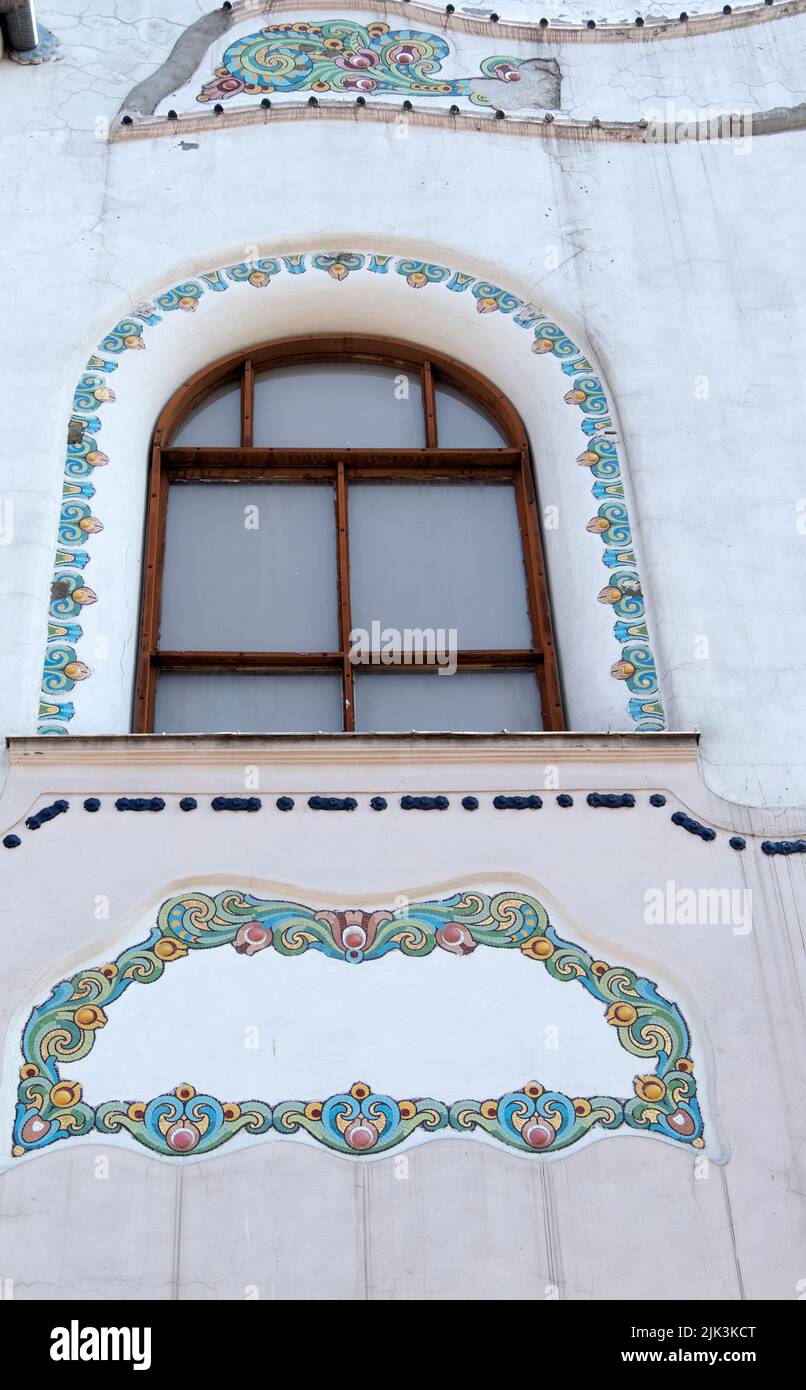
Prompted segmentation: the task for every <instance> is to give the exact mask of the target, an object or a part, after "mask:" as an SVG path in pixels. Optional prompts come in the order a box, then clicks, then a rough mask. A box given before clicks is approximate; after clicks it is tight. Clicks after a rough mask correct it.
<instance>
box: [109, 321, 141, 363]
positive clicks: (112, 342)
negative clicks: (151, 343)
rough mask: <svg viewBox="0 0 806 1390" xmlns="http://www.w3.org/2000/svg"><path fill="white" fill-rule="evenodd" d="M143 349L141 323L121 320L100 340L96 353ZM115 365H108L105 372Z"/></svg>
mask: <svg viewBox="0 0 806 1390" xmlns="http://www.w3.org/2000/svg"><path fill="white" fill-rule="evenodd" d="M144 347H145V343H144V342H143V325H142V322H140V321H139V320H138V319H121V321H120V323H118V324H116V325H115V327H114V328H113V329H112V331H111V332H110V333H107V335H106V337H105V338H102V339H101V342H100V344H99V347H98V351H99V352H126V351H127V350H135V349H142V348H144ZM116 365H117V363H108V364H107V366H106V368H105V370H107V371H108V370H109V369H110V368H111V367H113V366H116Z"/></svg>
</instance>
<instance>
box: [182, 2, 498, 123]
mask: <svg viewBox="0 0 806 1390" xmlns="http://www.w3.org/2000/svg"><path fill="white" fill-rule="evenodd" d="M450 52H451V49H450V45H449V44H448V43H447V42H446V40H445V39H443V38H441V37H440V35H439V34H430V33H423V32H421V31H420V30H417V29H390V28H389V25H388V24H384V23H382V22H380V21H378V22H377V23H373V24H366V25H363V24H356V23H355V22H354V21H352V20H348V19H328V20H324V21H323V22H322V23H321V24H308V23H305V22H304V21H301V22H297V23H292V24H269V25H267V27H266V28H265V29H261V30H260V32H259V33H256V34H247V35H245V37H244V38H240V39H238V40H236V42H235V43H232V44H230V46H229V48H228V49H227V50H226V52H225V54H224V57H223V58H222V60H221V66H220V67H217V68H216V70H215V73H216V75H215V78H214V80H213V81H212V82H206V83H205V84H204V86H203V87H202V89H201V91H200V92H199V95H198V96H197V97H196V100H197V101H199V102H204V103H206V102H211V101H213V102H221V101H228V100H229V99H230V97H234V96H240V95H241V94H242V93H245V94H246V95H247V96H264V95H265V94H266V93H267V92H271V93H273V94H277V95H285V94H286V93H289V92H315V93H319V94H321V93H323V92H357V93H368V92H392V93H395V94H396V95H398V96H407V97H411V96H414V97H428V96H435V97H447V96H467V97H469V98H470V100H471V101H472V102H474V103H475V104H476V105H480V106H489V105H490V102H489V100H488V98H487V97H484V96H481V95H480V94H479V93H477V92H476V91H475V89H474V85H473V79H472V78H466V77H460V78H456V79H454V80H452V81H448V80H446V79H445V78H441V79H440V78H439V76H438V73H439V71H440V68H441V67H442V64H443V63H444V62H445V60H446V59H447V58H448V57H449V56H450ZM519 67H520V61H519V60H518V59H517V58H502V57H497V56H496V57H490V58H485V59H484V60H483V61H482V62H481V63H480V65H479V73H478V76H479V77H488V78H489V77H495V78H498V80H499V81H501V82H517V81H519V80H520V74H519V72H518V68H519Z"/></svg>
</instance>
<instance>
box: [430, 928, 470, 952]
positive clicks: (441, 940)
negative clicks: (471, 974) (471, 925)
mask: <svg viewBox="0 0 806 1390" xmlns="http://www.w3.org/2000/svg"><path fill="white" fill-rule="evenodd" d="M435 939H436V943H437V945H438V946H441V947H442V949H443V951H450V952H451V954H452V955H454V956H469V955H470V952H471V951H475V949H476V946H477V945H478V942H476V941H474V940H473V938H472V936H471V935H470V932H469V931H468V929H467V927H463V926H462V924H461V922H446V923H445V926H444V927H440V928H439V929H438V931H437V932H436V933H435Z"/></svg>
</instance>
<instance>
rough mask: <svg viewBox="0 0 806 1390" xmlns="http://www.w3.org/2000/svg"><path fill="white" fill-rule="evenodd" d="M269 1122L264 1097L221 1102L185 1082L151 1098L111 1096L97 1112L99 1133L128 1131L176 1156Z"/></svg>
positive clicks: (204, 1148) (250, 1131)
mask: <svg viewBox="0 0 806 1390" xmlns="http://www.w3.org/2000/svg"><path fill="white" fill-rule="evenodd" d="M271 1123H272V1112H271V1108H270V1106H268V1105H264V1103H263V1102H262V1101H259V1100H251V1101H241V1102H240V1103H236V1102H235V1101H223V1102H222V1101H220V1100H216V1098H215V1096H204V1095H197V1094H196V1091H195V1090H194V1088H193V1087H192V1086H190V1085H188V1084H187V1083H185V1084H184V1085H182V1086H177V1088H176V1090H175V1091H173V1092H171V1093H170V1094H169V1095H162V1096H156V1097H155V1098H154V1100H150V1101H148V1102H145V1101H132V1102H130V1103H129V1104H128V1105H126V1104H125V1103H123V1102H120V1101H109V1102H107V1103H106V1104H105V1105H99V1107H98V1110H97V1111H96V1116H95V1127H96V1129H97V1130H98V1131H99V1132H100V1133H101V1134H117V1133H119V1132H120V1130H122V1129H123V1130H127V1131H128V1133H129V1134H131V1136H132V1138H134V1139H136V1140H138V1142H139V1143H141V1144H144V1145H145V1147H146V1148H149V1149H151V1150H152V1151H154V1152H156V1153H163V1154H166V1155H170V1156H174V1155H175V1156H176V1157H182V1156H185V1155H189V1154H205V1153H209V1152H210V1151H211V1150H212V1149H217V1148H220V1146H221V1145H222V1144H226V1143H227V1141H228V1140H229V1139H232V1138H234V1136H235V1135H236V1134H241V1133H246V1134H249V1135H258V1134H265V1133H266V1132H267V1131H268V1130H269V1129H271Z"/></svg>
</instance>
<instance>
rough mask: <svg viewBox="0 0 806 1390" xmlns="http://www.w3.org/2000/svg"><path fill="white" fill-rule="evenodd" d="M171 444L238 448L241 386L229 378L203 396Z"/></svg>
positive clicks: (177, 446) (181, 446)
mask: <svg viewBox="0 0 806 1390" xmlns="http://www.w3.org/2000/svg"><path fill="white" fill-rule="evenodd" d="M171 444H172V447H175V448H177V449H189V448H191V447H192V446H193V445H196V444H207V445H209V447H210V448H220V449H226V448H236V449H237V448H240V444H241V388H240V386H239V385H238V383H237V382H233V381H230V382H228V383H227V384H226V386H219V387H217V388H216V390H215V391H211V392H210V394H209V396H205V398H204V401H203V402H202V404H201V405H200V406H197V408H196V409H195V410H194V411H192V413H191V414H190V415H189V416H188V418H187V420H186V421H185V423H184V425H182V426H181V427H180V428H179V430H178V431H177V433H176V434H175V435H174V437H173V439H172V441H171Z"/></svg>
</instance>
